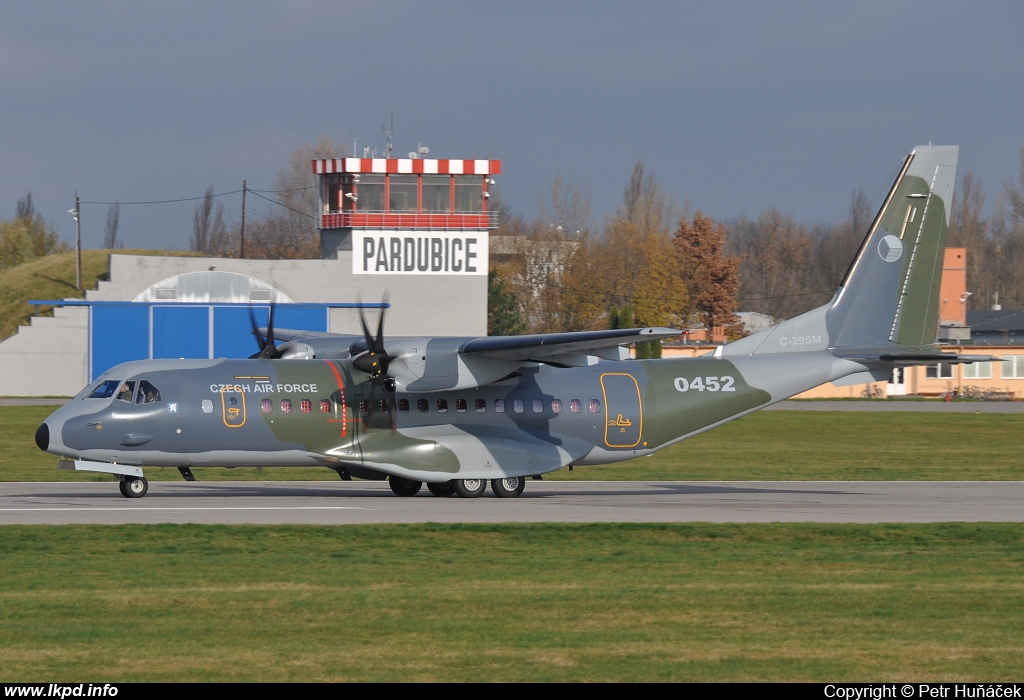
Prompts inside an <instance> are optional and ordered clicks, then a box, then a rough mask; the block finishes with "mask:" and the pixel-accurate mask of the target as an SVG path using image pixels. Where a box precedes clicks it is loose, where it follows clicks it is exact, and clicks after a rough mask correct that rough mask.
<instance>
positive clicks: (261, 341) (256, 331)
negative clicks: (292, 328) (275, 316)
mask: <svg viewBox="0 0 1024 700" xmlns="http://www.w3.org/2000/svg"><path fill="white" fill-rule="evenodd" d="M248 309H249V323H250V324H251V325H252V334H253V335H254V336H256V344H257V345H259V348H260V351H259V352H258V353H256V354H255V355H253V356H252V357H250V358H249V359H255V358H257V357H259V356H260V354H261V353H262V352H263V349H264V348H265V347H266V346H267V342H266V341H265V340H264V339H263V334H261V333H260V327H259V324H257V323H256V314H254V313H253V312H252V304H249V306H248Z"/></svg>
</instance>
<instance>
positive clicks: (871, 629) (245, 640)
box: [0, 524, 1024, 682]
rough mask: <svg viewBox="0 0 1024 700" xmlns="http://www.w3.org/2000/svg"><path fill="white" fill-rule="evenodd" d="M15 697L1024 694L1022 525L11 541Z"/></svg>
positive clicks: (6, 559)
mask: <svg viewBox="0 0 1024 700" xmlns="http://www.w3.org/2000/svg"><path fill="white" fill-rule="evenodd" d="M2 535H3V537H2V538H0V571H2V572H3V575H2V576H0V610H3V613H2V615H0V678H3V679H4V680H5V681H6V682H23V681H43V680H51V679H61V680H70V679H74V680H75V681H89V682H106V681H120V682H127V681H278V682H282V681H283V682H292V681H374V682H377V681H480V680H486V681H523V680H526V681H583V680H586V681H819V682H820V681H830V682H842V681H896V680H907V679H915V680H922V681H937V680H945V681H952V680H960V681H1019V680H1020V669H1021V661H1020V659H1021V657H1022V654H1024V627H1022V626H1021V624H1020V611H1021V609H1022V606H1024V527H1022V526H1021V525H1019V524H944V525H915V526H901V525H877V526H869V525H848V526H837V525H814V524H798V525H788V524H787V525H782V524H771V525H710V524H694V525H604V524H596V525H501V526H470V525H466V526H442V525H389V526H358V527H286V526H282V527H242V526H240V527H227V526H197V525H187V526H173V525H166V526H119V527H99V526H69V527H49V526H8V527H5V528H3V530H2Z"/></svg>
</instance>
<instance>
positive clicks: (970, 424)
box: [0, 406, 1024, 481]
mask: <svg viewBox="0 0 1024 700" xmlns="http://www.w3.org/2000/svg"><path fill="white" fill-rule="evenodd" d="M52 410H53V407H48V406H24V407H22V406H16V407H0V421H2V424H3V425H4V426H5V430H4V431H3V432H2V434H0V481H62V480H94V481H95V480H108V479H110V478H111V477H108V476H106V475H85V474H75V473H73V472H67V471H58V470H57V469H56V468H55V466H56V463H57V458H56V457H54V456H53V455H48V454H45V453H43V452H40V451H39V449H38V448H37V447H36V445H35V442H34V441H33V435H34V434H35V430H36V428H37V427H38V426H39V424H40V423H41V422H42V421H43V420H45V419H46V417H47V416H48V415H49V414H50V413H51V412H52ZM1022 436H1024V415H1019V414H948V413H888V412H883V413H873V412H872V413H857V412H839V411H837V412H827V411H822V412H818V411H763V412H760V413H755V414H753V415H751V416H748V417H746V418H742V419H740V420H738V421H735V422H733V423H730V424H728V425H725V426H723V427H721V428H716V429H714V430H711V431H709V432H707V433H704V434H702V435H698V436H697V437H694V438H691V439H690V440H686V441H684V442H682V443H680V444H678V445H675V446H673V447H670V448H667V449H665V450H663V451H661V452H659V453H656V454H655V455H653V456H651V457H642V458H640V459H636V460H633V461H630V462H623V463H620V464H613V465H607V466H599V467H581V468H579V469H574V470H573V471H572V472H570V471H568V470H567V469H562V470H560V471H558V472H555V473H554V474H550V475H547V476H546V477H545V478H547V479H575V480H590V479H609V480H622V479H639V480H684V481H692V480H730V481H731V480H819V479H822V480H852V481H856V480H1013V481H1016V480H1021V479H1024V466H1022V463H1021V460H1020V444H1021V438H1022ZM195 473H196V478H197V479H200V480H213V479H231V480H241V479H248V480H316V479H323V480H337V478H338V477H337V475H335V473H334V472H333V471H331V470H329V469H263V470H261V471H257V470H256V469H196V470H195ZM146 476H147V478H149V479H152V480H159V479H171V480H179V479H181V476H180V475H179V474H178V472H177V470H175V469H154V468H150V469H147V470H146Z"/></svg>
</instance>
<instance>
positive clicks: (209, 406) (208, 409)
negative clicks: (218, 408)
mask: <svg viewBox="0 0 1024 700" xmlns="http://www.w3.org/2000/svg"><path fill="white" fill-rule="evenodd" d="M203 413H213V401H211V400H210V399H203Z"/></svg>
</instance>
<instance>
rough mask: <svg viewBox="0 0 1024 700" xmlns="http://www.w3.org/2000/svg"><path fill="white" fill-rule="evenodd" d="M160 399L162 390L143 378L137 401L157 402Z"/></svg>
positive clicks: (136, 397)
mask: <svg viewBox="0 0 1024 700" xmlns="http://www.w3.org/2000/svg"><path fill="white" fill-rule="evenodd" d="M158 401H160V390H159V389H157V388H156V387H155V386H153V385H152V384H150V383H149V382H147V381H146V380H145V379H143V380H142V381H141V382H139V393H138V394H137V395H136V396H135V403H157V402H158Z"/></svg>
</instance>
